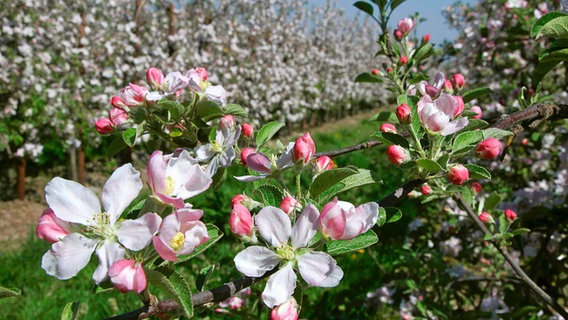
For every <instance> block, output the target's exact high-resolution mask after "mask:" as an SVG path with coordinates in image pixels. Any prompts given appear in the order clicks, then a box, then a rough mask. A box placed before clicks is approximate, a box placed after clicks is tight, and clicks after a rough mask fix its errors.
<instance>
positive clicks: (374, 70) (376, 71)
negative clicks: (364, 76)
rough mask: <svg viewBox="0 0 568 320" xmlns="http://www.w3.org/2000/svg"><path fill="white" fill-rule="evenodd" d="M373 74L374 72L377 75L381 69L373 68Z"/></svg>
mask: <svg viewBox="0 0 568 320" xmlns="http://www.w3.org/2000/svg"><path fill="white" fill-rule="evenodd" d="M371 74H373V75H374V76H376V75H378V74H379V70H377V69H373V70H371Z"/></svg>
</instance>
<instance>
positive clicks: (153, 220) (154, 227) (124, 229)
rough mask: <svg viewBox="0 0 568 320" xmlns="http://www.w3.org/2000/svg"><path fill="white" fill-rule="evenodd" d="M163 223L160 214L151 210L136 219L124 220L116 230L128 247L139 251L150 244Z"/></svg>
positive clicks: (120, 240)
mask: <svg viewBox="0 0 568 320" xmlns="http://www.w3.org/2000/svg"><path fill="white" fill-rule="evenodd" d="M161 223H162V218H161V217H160V216H159V215H158V214H156V213H154V212H149V213H146V214H145V215H143V216H141V217H140V218H138V219H136V220H125V221H122V223H121V224H120V228H119V229H118V230H117V231H116V236H117V237H118V241H119V242H120V243H121V244H122V245H123V246H125V247H126V248H128V249H130V250H133V251H139V250H142V249H144V248H145V247H146V246H147V245H148V244H150V241H151V240H152V236H153V235H155V234H156V233H157V232H158V228H159V227H160V224H161Z"/></svg>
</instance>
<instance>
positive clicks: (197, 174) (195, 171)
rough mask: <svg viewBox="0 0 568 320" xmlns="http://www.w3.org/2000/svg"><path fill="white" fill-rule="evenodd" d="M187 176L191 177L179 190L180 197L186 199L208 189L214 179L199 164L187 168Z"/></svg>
mask: <svg viewBox="0 0 568 320" xmlns="http://www.w3.org/2000/svg"><path fill="white" fill-rule="evenodd" d="M185 176H186V177H189V179H188V180H187V181H186V182H185V184H184V185H183V186H182V188H181V189H180V190H179V192H178V197H181V198H184V199H189V198H191V197H194V196H196V195H198V194H200V193H202V192H203V191H205V190H207V189H208V188H209V186H210V185H211V182H212V181H213V180H212V179H211V176H210V175H209V174H208V173H207V172H205V171H203V170H201V167H200V166H199V165H197V164H196V165H194V166H192V167H191V168H190V169H189V170H187V171H186V172H185Z"/></svg>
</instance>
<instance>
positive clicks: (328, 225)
mask: <svg viewBox="0 0 568 320" xmlns="http://www.w3.org/2000/svg"><path fill="white" fill-rule="evenodd" d="M378 215H379V205H378V204H377V203H376V202H367V203H365V204H362V205H360V206H358V207H357V208H355V206H354V205H352V204H351V203H349V202H346V201H338V200H337V197H336V198H334V199H333V201H331V202H329V203H328V204H326V205H325V206H324V207H323V209H322V211H321V214H320V217H319V219H320V225H321V227H320V228H321V230H322V232H323V234H324V235H326V236H327V237H329V238H331V239H333V240H351V239H353V238H355V237H357V236H358V235H360V234H361V233H364V232H367V231H369V229H371V228H372V227H373V226H374V225H375V224H376V223H377V219H378Z"/></svg>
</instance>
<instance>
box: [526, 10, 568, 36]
mask: <svg viewBox="0 0 568 320" xmlns="http://www.w3.org/2000/svg"><path fill="white" fill-rule="evenodd" d="M564 16H566V13H562V12H558V11H554V12H549V13H547V14H545V15H543V16H542V17H540V18H539V19H538V20H537V21H536V22H535V24H534V25H533V26H532V28H531V37H533V38H536V37H537V36H538V33H539V32H540V29H542V27H543V26H544V25H546V24H547V23H549V22H550V21H552V20H554V19H556V18H558V17H564Z"/></svg>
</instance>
